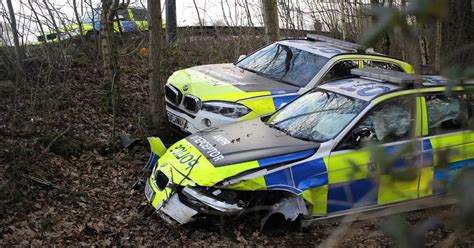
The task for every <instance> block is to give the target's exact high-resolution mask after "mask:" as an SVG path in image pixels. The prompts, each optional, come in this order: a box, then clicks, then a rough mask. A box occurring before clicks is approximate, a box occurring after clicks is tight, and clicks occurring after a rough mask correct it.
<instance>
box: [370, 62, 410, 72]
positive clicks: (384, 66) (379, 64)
mask: <svg viewBox="0 0 474 248" xmlns="http://www.w3.org/2000/svg"><path fill="white" fill-rule="evenodd" d="M364 67H374V68H380V69H385V70H391V71H401V72H403V69H402V68H401V67H400V66H399V65H397V64H395V63H389V62H382V61H374V60H364Z"/></svg>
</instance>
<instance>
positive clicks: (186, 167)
mask: <svg viewBox="0 0 474 248" xmlns="http://www.w3.org/2000/svg"><path fill="white" fill-rule="evenodd" d="M175 154H176V155H175ZM177 157H178V158H177ZM184 157H186V159H183V158H184ZM158 163H159V167H161V166H163V164H164V163H166V164H171V165H172V166H173V167H174V168H175V169H176V170H178V171H179V172H180V173H181V174H183V175H187V176H189V178H191V180H193V182H195V183H196V184H198V185H200V186H213V185H214V184H216V183H218V182H220V181H222V180H224V179H227V178H229V177H231V176H234V175H237V174H238V173H241V172H243V171H247V170H250V169H254V168H258V167H259V165H258V162H257V161H256V160H254V161H249V162H244V163H239V164H233V165H225V166H219V167H214V165H212V163H211V162H209V160H207V159H206V157H205V156H204V155H203V154H202V153H201V152H200V151H199V150H198V149H197V148H195V147H194V146H193V145H192V144H191V143H189V142H188V141H187V140H185V139H182V140H181V141H178V142H177V143H175V144H174V145H172V146H171V147H170V148H169V149H168V150H167V152H166V153H165V154H164V155H163V157H161V158H160V160H159V161H158ZM172 181H173V182H174V183H179V181H176V180H175V179H173V180H172Z"/></svg>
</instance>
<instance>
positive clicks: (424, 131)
mask: <svg viewBox="0 0 474 248" xmlns="http://www.w3.org/2000/svg"><path fill="white" fill-rule="evenodd" d="M418 98H419V99H420V104H421V106H420V111H421V135H423V136H425V135H428V110H427V109H426V98H425V97H424V96H422V97H418ZM418 113H420V112H419V111H418Z"/></svg>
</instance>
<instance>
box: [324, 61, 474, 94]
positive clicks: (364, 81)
mask: <svg viewBox="0 0 474 248" xmlns="http://www.w3.org/2000/svg"><path fill="white" fill-rule="evenodd" d="M351 73H352V74H353V76H352V77H349V78H344V79H337V80H334V81H330V82H327V83H325V84H322V85H320V86H318V88H321V89H324V90H328V91H332V92H335V93H339V94H343V95H346V96H349V97H352V98H357V99H360V100H364V101H372V100H373V99H375V98H377V97H379V96H381V95H385V94H388V93H392V92H397V91H404V90H415V91H416V90H421V89H426V88H434V87H436V86H442V87H451V86H456V85H458V84H456V83H455V82H452V81H450V80H448V79H447V78H445V77H443V76H439V75H413V74H407V73H403V72H397V71H390V70H385V69H379V68H366V69H352V70H351ZM464 85H465V86H472V87H474V81H469V82H467V83H465V84H464ZM433 90H434V89H433ZM439 91H440V92H441V91H444V88H440V89H439Z"/></svg>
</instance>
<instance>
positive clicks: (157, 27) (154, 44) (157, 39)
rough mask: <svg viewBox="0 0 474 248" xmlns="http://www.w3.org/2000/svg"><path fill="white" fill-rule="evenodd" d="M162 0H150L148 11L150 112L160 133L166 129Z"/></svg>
mask: <svg viewBox="0 0 474 248" xmlns="http://www.w3.org/2000/svg"><path fill="white" fill-rule="evenodd" d="M160 2H161V1H160V0H148V11H149V15H150V18H149V20H150V28H149V32H150V38H149V39H150V66H151V70H150V76H149V84H150V96H149V97H150V114H151V124H152V128H151V129H152V132H153V133H154V134H159V133H161V132H163V130H165V129H166V110H165V92H164V87H163V85H162V83H161V81H160V73H161V53H162V47H161V46H162V44H161V43H162V42H161V32H162V21H161V3H160Z"/></svg>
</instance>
